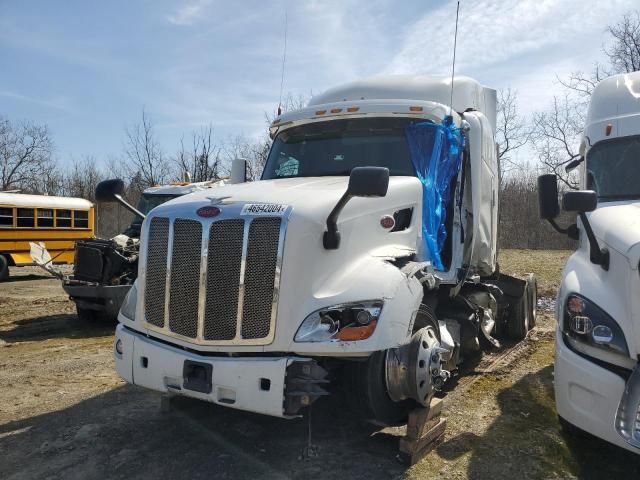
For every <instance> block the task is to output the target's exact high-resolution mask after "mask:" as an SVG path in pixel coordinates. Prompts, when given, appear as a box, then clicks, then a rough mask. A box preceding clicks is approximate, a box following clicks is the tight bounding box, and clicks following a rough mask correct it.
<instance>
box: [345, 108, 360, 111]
mask: <svg viewBox="0 0 640 480" xmlns="http://www.w3.org/2000/svg"><path fill="white" fill-rule="evenodd" d="M358 110H360V107H349V108H347V112H357V111H358Z"/></svg>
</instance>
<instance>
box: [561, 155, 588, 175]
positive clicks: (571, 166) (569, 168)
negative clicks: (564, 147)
mask: <svg viewBox="0 0 640 480" xmlns="http://www.w3.org/2000/svg"><path fill="white" fill-rule="evenodd" d="M582 162H584V157H580V158H576V159H575V160H571V161H570V162H569V163H568V164H567V165H566V167H564V171H565V172H567V173H569V172H571V171H572V170H574V169H576V168H577V167H579V166H580V164H581V163H582Z"/></svg>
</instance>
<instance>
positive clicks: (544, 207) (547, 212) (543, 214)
mask: <svg viewBox="0 0 640 480" xmlns="http://www.w3.org/2000/svg"><path fill="white" fill-rule="evenodd" d="M538 207H539V210H540V218H542V219H543V220H553V219H554V218H556V217H557V216H558V215H560V204H559V203H558V179H557V178H556V176H555V175H554V174H553V173H547V174H545V175H540V176H539V177H538Z"/></svg>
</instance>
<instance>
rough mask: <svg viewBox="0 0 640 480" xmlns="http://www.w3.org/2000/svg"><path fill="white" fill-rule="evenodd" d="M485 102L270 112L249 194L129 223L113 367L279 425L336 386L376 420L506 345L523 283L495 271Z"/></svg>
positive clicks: (493, 187)
mask: <svg viewBox="0 0 640 480" xmlns="http://www.w3.org/2000/svg"><path fill="white" fill-rule="evenodd" d="M452 87H453V105H452V106H449V105H447V104H448V103H449V99H450V98H451V91H452ZM495 106H496V102H495V91H494V90H492V89H489V88H486V87H484V86H482V85H480V84H479V83H477V82H476V81H474V80H472V79H470V78H467V77H457V78H456V79H455V80H454V82H453V86H452V84H451V79H446V78H443V77H432V76H394V77H377V78H373V79H365V80H361V81H357V82H353V83H350V84H346V85H343V86H340V87H336V88H334V89H330V90H328V91H327V92H325V93H323V94H321V95H318V96H316V97H314V98H313V99H312V100H311V101H310V102H309V105H308V106H307V107H305V108H303V109H300V110H297V111H293V112H287V113H285V114H283V115H281V116H279V117H278V118H276V119H275V121H274V122H273V123H272V125H271V127H270V132H271V136H272V138H273V145H272V147H271V150H270V153H269V157H268V160H267V162H266V165H265V168H264V172H263V174H262V178H261V180H260V181H257V182H248V183H244V182H243V178H241V177H242V175H240V178H238V177H236V178H234V179H233V180H234V182H235V183H234V184H233V185H229V186H224V187H222V188H219V189H216V190H215V192H197V193H194V194H191V195H186V196H184V197H181V198H178V199H175V200H172V201H170V202H167V203H165V204H163V205H161V206H159V207H158V208H156V209H154V210H153V212H151V214H150V215H149V216H148V217H147V218H146V219H145V221H144V223H143V226H142V236H141V245H142V247H141V252H140V263H139V275H138V279H137V281H136V283H135V285H134V287H133V288H132V289H131V291H130V292H129V294H128V296H127V298H126V299H125V302H124V304H123V306H122V309H121V311H120V314H119V317H118V318H119V322H120V324H119V325H118V327H117V330H116V338H115V345H114V356H115V363H116V368H117V371H118V373H119V374H120V375H121V376H122V378H124V379H125V380H126V381H128V382H131V383H135V384H137V385H141V386H144V387H147V388H150V389H153V390H157V391H160V392H163V393H165V394H169V395H187V396H190V397H194V398H198V399H202V400H205V401H209V402H213V403H216V404H219V405H223V406H228V407H232V408H238V409H242V410H248V411H253V412H258V413H263V414H267V415H273V416H277V417H283V418H292V417H295V416H298V415H300V412H301V410H302V409H303V408H304V407H307V406H309V405H311V404H312V403H313V402H314V401H316V400H318V399H319V398H321V397H322V396H324V395H328V394H331V393H334V392H335V391H336V390H338V389H341V390H344V391H345V392H346V396H347V398H348V399H349V402H350V403H351V404H352V408H353V409H354V411H355V412H357V413H358V414H360V415H361V416H362V417H364V418H365V419H367V420H371V421H375V422H376V423H378V424H388V425H391V424H398V423H402V422H403V421H405V420H406V418H407V414H408V411H409V410H410V409H411V408H414V407H415V406H419V405H428V404H429V402H430V400H431V398H432V397H433V395H434V393H435V392H436V391H437V390H439V389H441V388H442V386H443V384H445V383H446V382H447V381H448V379H449V377H450V374H451V372H454V371H455V370H456V369H457V366H458V365H459V363H460V362H461V361H462V360H463V359H464V358H465V357H466V356H467V355H470V354H475V353H476V352H478V351H480V350H482V349H483V348H493V347H494V346H495V345H498V344H499V340H498V337H514V338H516V339H522V338H524V336H526V333H527V330H528V329H529V328H530V327H531V325H532V324H533V322H534V320H535V316H534V312H535V308H534V307H533V305H534V304H535V298H534V297H535V288H534V286H533V282H532V280H531V279H529V280H521V279H513V278H511V277H507V276H504V275H500V274H499V273H498V272H497V248H496V237H497V200H498V198H497V196H498V163H497V158H496V148H495V142H494V136H493V135H494V134H493V131H494V128H495ZM233 170H234V172H242V171H243V169H242V160H238V161H236V162H235V164H234V168H233ZM233 176H234V175H233V174H232V177H233Z"/></svg>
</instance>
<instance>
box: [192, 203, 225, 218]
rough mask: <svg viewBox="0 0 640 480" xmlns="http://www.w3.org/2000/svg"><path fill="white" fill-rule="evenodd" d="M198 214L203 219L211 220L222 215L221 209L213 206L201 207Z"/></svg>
mask: <svg viewBox="0 0 640 480" xmlns="http://www.w3.org/2000/svg"><path fill="white" fill-rule="evenodd" d="M196 213H197V214H198V215H199V216H201V217H205V218H211V217H216V216H218V215H220V209H219V208H218V207H212V206H207V207H200V208H199V209H198V210H196Z"/></svg>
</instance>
